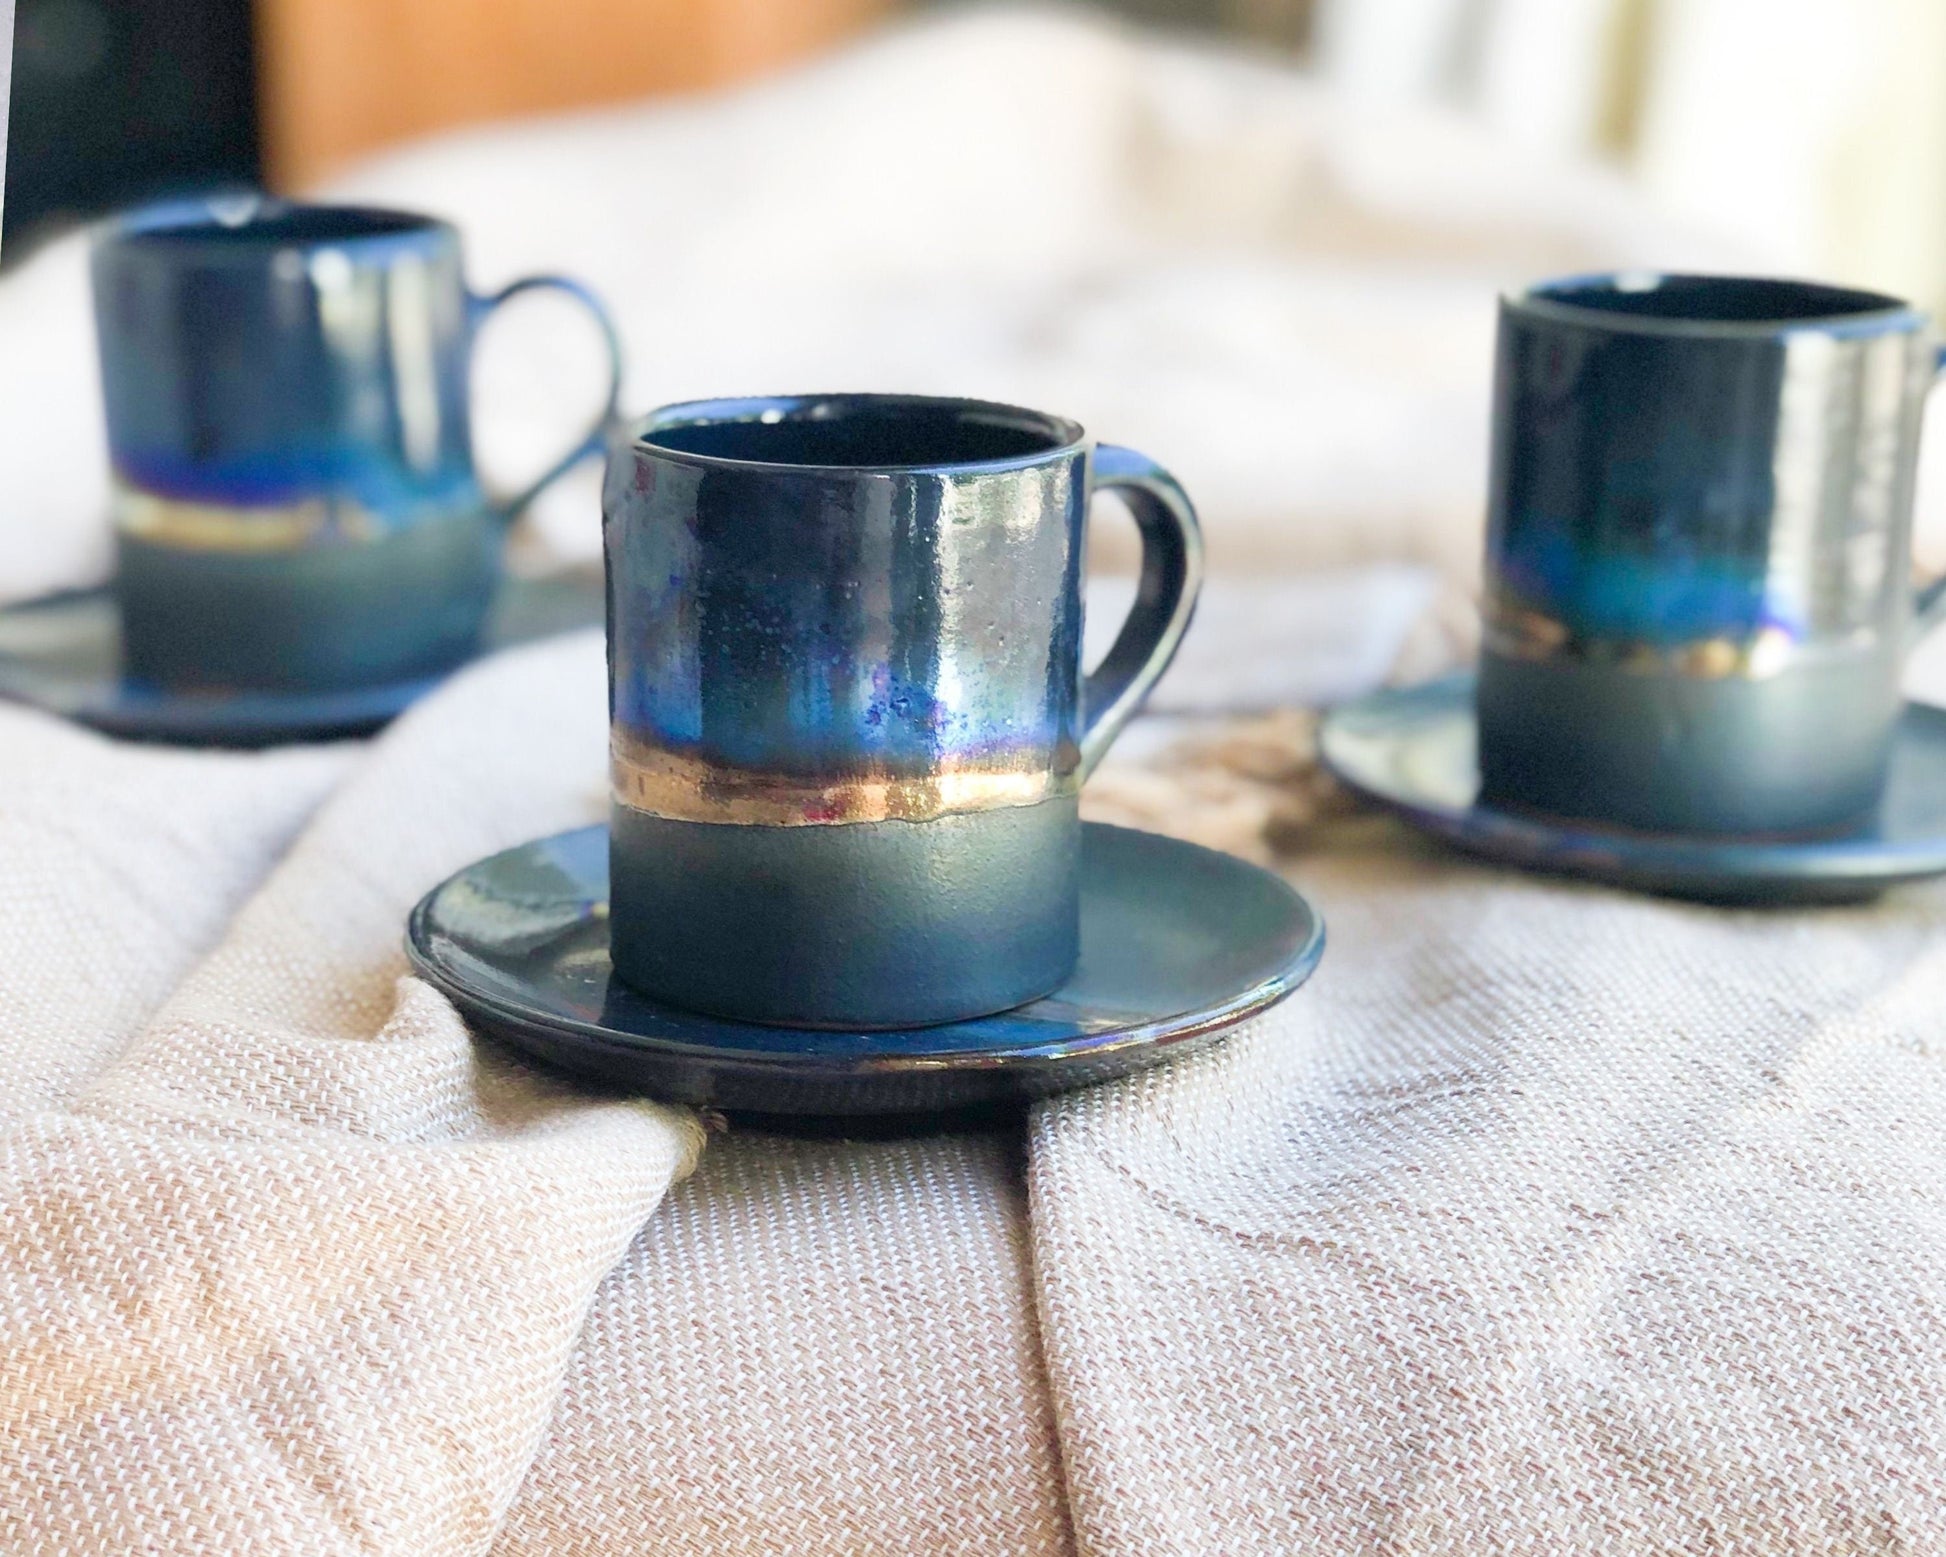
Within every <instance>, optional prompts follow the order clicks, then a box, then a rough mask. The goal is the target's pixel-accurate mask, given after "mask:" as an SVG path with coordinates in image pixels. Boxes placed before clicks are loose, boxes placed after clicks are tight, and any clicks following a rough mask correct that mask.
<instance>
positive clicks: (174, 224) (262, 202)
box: [95, 190, 459, 264]
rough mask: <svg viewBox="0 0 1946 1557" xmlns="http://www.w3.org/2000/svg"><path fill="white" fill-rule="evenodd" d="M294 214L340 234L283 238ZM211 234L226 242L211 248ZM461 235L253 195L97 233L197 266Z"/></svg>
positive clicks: (418, 220)
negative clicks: (332, 224)
mask: <svg viewBox="0 0 1946 1557" xmlns="http://www.w3.org/2000/svg"><path fill="white" fill-rule="evenodd" d="M293 214H296V215H300V216H311V217H322V218H325V219H327V220H331V221H338V222H342V223H343V224H344V225H345V227H346V229H347V230H345V231H342V232H316V233H308V234H307V233H302V232H295V233H293V232H280V231H279V230H278V229H277V226H276V225H275V223H276V221H277V220H278V219H280V218H285V217H289V216H291V215H293ZM211 229H220V230H222V231H224V232H225V234H226V236H227V237H228V241H226V242H222V243H210V242H208V241H206V239H205V237H204V235H205V234H206V233H208V232H209V231H210V230H211ZM458 237H459V231H458V229H457V228H456V227H454V225H453V224H452V223H451V222H449V221H447V220H446V219H445V218H444V217H439V216H431V215H428V214H426V213H425V212H423V211H407V210H403V209H401V208H399V207H395V206H379V205H363V204H357V203H343V202H337V201H311V200H284V199H280V198H279V197H277V196H275V195H267V194H263V193H261V192H259V191H255V190H243V191H238V192H235V193H233V194H212V195H199V196H195V197H191V198H186V199H173V200H156V201H150V202H147V203H145V204H142V205H138V206H134V207H132V208H130V209H128V210H124V211H120V212H117V213H116V214H115V215H113V216H111V217H109V218H108V219H107V220H106V221H105V222H103V223H102V224H101V225H100V226H99V227H98V228H97V229H96V234H95V243H96V247H98V248H119V249H122V250H124V251H127V250H137V251H139V250H142V249H147V250H150V251H151V252H155V253H161V254H168V255H170V256H171V257H173V258H177V259H184V260H193V261H194V262H195V263H197V264H223V263H240V264H250V263H261V261H262V259H263V257H264V256H265V255H266V254H274V253H277V252H279V251H295V252H297V253H311V252H314V251H316V250H320V249H343V250H349V251H352V252H354V253H368V252H371V251H373V250H384V249H389V248H394V247H399V246H405V247H411V246H413V245H416V244H419V243H424V242H426V241H428V240H430V241H433V242H442V241H443V242H457V241H458Z"/></svg>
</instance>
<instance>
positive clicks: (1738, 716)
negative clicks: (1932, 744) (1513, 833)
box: [1477, 652, 1901, 839]
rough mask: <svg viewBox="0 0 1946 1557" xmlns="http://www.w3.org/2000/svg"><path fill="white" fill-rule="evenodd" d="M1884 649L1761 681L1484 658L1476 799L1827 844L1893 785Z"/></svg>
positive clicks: (1672, 829)
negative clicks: (1889, 779) (1817, 840)
mask: <svg viewBox="0 0 1946 1557" xmlns="http://www.w3.org/2000/svg"><path fill="white" fill-rule="evenodd" d="M1900 706H1901V704H1900V699H1899V692H1898V679H1897V674H1896V666H1895V665H1894V664H1891V663H1888V661H1887V659H1886V657H1885V656H1884V655H1882V654H1880V653H1876V652H1873V653H1868V654H1860V655H1857V656H1851V657H1846V658H1842V659H1834V660H1830V661H1826V662H1823V663H1819V664H1814V665H1806V666H1803V667H1801V668H1797V669H1793V670H1790V671H1787V672H1785V673H1783V674H1781V675H1778V676H1774V677H1770V678H1766V679H1752V678H1747V677H1735V676H1726V677H1721V678H1715V679H1709V678H1702V677H1689V676H1677V675H1664V674H1653V673H1644V672H1638V671H1632V670H1624V669H1622V668H1620V667H1618V666H1607V665H1589V664H1580V663H1574V664H1564V663H1559V662H1548V661H1531V660H1522V659H1516V658H1512V657H1509V656H1505V655H1497V654H1492V653H1488V654H1485V655H1482V656H1481V660H1480V677H1479V688H1478V693H1477V707H1478V710H1479V763H1480V795H1481V798H1482V799H1483V800H1485V801H1487V802H1489V803H1491V804H1493V805H1495V806H1499V807H1502V808H1505V809H1514V810H1522V811H1528V812H1534V813H1539V814H1543V815H1546V816H1550V817H1559V818H1563V819H1572V820H1577V821H1584V822H1591V823H1594V824H1597V825H1600V826H1606V827H1613V828H1623V829H1632V830H1635V831H1639V832H1648V833H1661V834H1666V833H1696V834H1706V835H1711V836H1720V837H1743V838H1778V839H1792V838H1816V837H1820V836H1830V835H1831V834H1833V833H1837V832H1842V831H1843V830H1845V829H1846V828H1850V827H1856V826H1858V825H1859V824H1860V823H1861V822H1862V821H1864V820H1866V819H1868V818H1869V817H1870V816H1871V815H1872V814H1873V812H1874V811H1875V809H1876V808H1877V806H1878V803H1879V799H1880V796H1881V795H1882V794H1883V792H1884V788H1885V776H1886V766H1887V760H1888V756H1889V754H1890V751H1891V743H1892V730H1893V726H1894V724H1895V723H1896V721H1897V719H1898V715H1899V709H1900Z"/></svg>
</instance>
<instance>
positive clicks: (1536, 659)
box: [1478, 274, 1941, 835]
mask: <svg viewBox="0 0 1946 1557" xmlns="http://www.w3.org/2000/svg"><path fill="white" fill-rule="evenodd" d="M1935 360H1936V348H1935V341H1934V337H1933V334H1932V332H1931V328H1930V325H1929V322H1928V321H1927V319H1926V317H1925V316H1924V315H1923V314H1921V313H1920V312H1918V311H1917V310H1916V309H1914V308H1912V307H1910V306H1908V305H1907V304H1904V303H1901V302H1899V301H1898V300H1897V299H1895V298H1890V297H1883V296H1880V295H1878V294H1877V293H1872V292H1861V291H1853V290H1850V289H1846V288H1841V287H1833V286H1821V285H1815V284H1812V283H1808V282H1797V281H1775V280H1760V279H1751V278H1743V277H1733V276H1682V275H1657V274H1639V275H1638V274H1623V275H1614V276H1595V277H1583V278H1575V279H1570V280H1564V281H1554V282H1549V283H1546V284H1544V285H1541V286H1537V287H1534V288H1533V289H1531V290H1530V291H1527V292H1524V293H1522V294H1520V295H1518V296H1512V297H1507V298H1504V299H1503V300H1502V303H1501V308H1500V333H1499V353H1498V365H1497V367H1498V371H1497V380H1496V387H1495V391H1494V411H1493V463H1492V477H1491V497H1490V507H1489V522H1488V537H1487V550H1486V577H1485V603H1484V611H1485V641H1484V644H1483V650H1482V656H1481V665H1480V677H1479V690H1478V710H1479V739H1480V774H1481V789H1482V794H1483V796H1484V797H1486V798H1488V799H1490V800H1493V801H1495V802H1497V803H1500V804H1514V805H1524V806H1529V807H1533V808H1536V809H1539V810H1542V811H1546V812H1550V813H1554V814H1557V815H1562V816H1569V817H1576V818H1582V819H1586V820H1591V821H1596V822H1603V823H1611V824H1619V825H1622V826H1625V827H1630V828H1639V829H1645V830H1651V831H1673V832H1695V833H1722V834H1778V835H1795V834H1805V833H1814V832H1819V831H1825V830H1832V829H1840V828H1844V827H1847V826H1851V825H1854V824H1856V823H1858V822H1860V821H1861V820H1863V819H1864V818H1866V817H1867V816H1868V815H1869V814H1870V813H1871V812H1872V810H1873V808H1874V807H1875V806H1876V804H1877V802H1878V799H1879V796H1880V792H1881V790H1882V789H1883V787H1884V783H1885V774H1886V766H1887V760H1888V757H1889V755H1890V750H1891V742H1892V734H1893V726H1894V724H1895V722H1896V721H1897V719H1898V717H1899V711H1900V708H1901V706H1902V703H1901V697H1900V690H1899V682H1900V672H1901V670H1902V667H1903V666H1904V663H1905V659H1906V655H1907V651H1908V650H1909V649H1910V648H1911V646H1912V644H1913V643H1914V641H1915V639H1916V636H1917V634H1918V633H1919V632H1920V631H1923V630H1924V629H1925V628H1927V627H1929V626H1931V625H1932V624H1933V623H1934V622H1935V621H1936V620H1937V619H1938V617H1939V615H1940V612H1941V596H1940V590H1939V588H1938V586H1934V587H1932V588H1930V589H1928V590H1926V591H1924V592H1923V593H1921V594H1919V595H1917V596H1915V594H1914V592H1913V589H1912V587H1911V571H1912V569H1911V560H1910V540H1911V530H1912V489H1913V475H1914V468H1915V464H1916V460H1917V454H1918V443H1919V427H1920V416H1921V410H1922V406H1923V402H1924V399H1925V394H1926V390H1927V388H1928V387H1929V386H1930V384H1931V383H1932V381H1933V376H1934V366H1935Z"/></svg>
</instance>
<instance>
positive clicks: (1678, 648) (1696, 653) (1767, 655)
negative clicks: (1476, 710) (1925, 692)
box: [1483, 602, 1869, 681]
mask: <svg viewBox="0 0 1946 1557" xmlns="http://www.w3.org/2000/svg"><path fill="white" fill-rule="evenodd" d="M1483 617H1484V622H1483V638H1484V643H1485V647H1486V649H1487V650H1488V652H1490V653H1493V654H1498V655H1500V656H1502V657H1503V658H1506V659H1517V660H1535V661H1546V660H1558V661H1561V662H1563V663H1567V664H1583V665H1606V666H1613V667H1614V668H1616V669H1618V670H1624V671H1632V672H1636V673H1639V674H1642V675H1669V676H1688V677H1691V678H1693V679H1695V680H1699V681H1727V680H1731V679H1740V680H1745V681H1763V680H1765V679H1767V678H1769V677H1771V676H1775V675H1777V674H1779V673H1780V672H1782V671H1785V670H1788V669H1790V668H1791V667H1792V666H1793V665H1798V664H1801V663H1803V662H1804V661H1805V660H1806V659H1808V658H1812V657H1814V656H1815V655H1817V654H1819V653H1821V652H1825V651H1829V650H1831V649H1834V648H1842V649H1851V648H1856V647H1858V646H1859V645H1857V644H1855V643H1852V642H1849V641H1847V642H1843V643H1820V644H1815V645H1813V644H1807V643H1804V642H1802V641H1800V640H1798V639H1796V638H1793V637H1792V636H1791V635H1790V634H1789V633H1787V632H1785V631H1784V630H1783V629H1782V628H1781V627H1760V628H1758V629H1757V630H1756V631H1755V632H1753V633H1749V634H1746V635H1744V636H1741V637H1733V636H1730V635H1728V634H1720V635H1718V636H1716V637H1711V638H1695V639H1691V640H1690V641H1689V642H1687V643H1648V642H1643V641H1637V640H1629V639H1619V638H1578V637H1576V636H1575V634H1574V633H1573V632H1572V631H1571V630H1570V629H1569V628H1568V626H1567V625H1566V624H1565V623H1563V622H1560V621H1557V620H1556V619H1555V618H1553V617H1550V616H1547V615H1545V614H1543V613H1541V612H1539V611H1534V610H1530V609H1527V608H1525V607H1521V606H1517V605H1512V604H1509V603H1506V602H1498V603H1496V602H1489V603H1488V604H1487V605H1486V607H1485V608H1484V611H1483ZM1866 636H1868V637H1869V635H1866Z"/></svg>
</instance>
